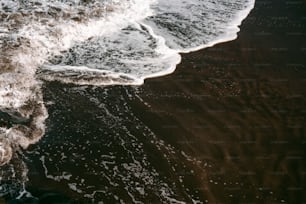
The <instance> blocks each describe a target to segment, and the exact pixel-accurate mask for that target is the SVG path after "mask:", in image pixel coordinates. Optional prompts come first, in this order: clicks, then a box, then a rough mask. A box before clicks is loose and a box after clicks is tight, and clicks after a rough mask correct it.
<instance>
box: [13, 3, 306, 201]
mask: <svg viewBox="0 0 306 204" xmlns="http://www.w3.org/2000/svg"><path fill="white" fill-rule="evenodd" d="M305 39H306V2H305V1H302V0H297V1H285V0H277V1H276V0H272V1H264V0H257V1H256V5H255V8H254V9H253V10H252V12H251V13H250V15H249V16H248V17H247V19H245V20H244V22H243V24H242V25H241V31H240V32H239V35H238V39H236V40H234V41H231V42H225V43H222V44H218V45H215V46H213V47H211V48H208V49H204V50H201V51H198V52H194V53H190V54H185V55H183V60H182V63H181V64H180V65H179V66H178V68H177V70H176V71H175V72H174V73H173V74H171V75H168V76H164V77H160V78H154V79H148V80H146V81H145V84H144V85H143V86H140V87H127V86H112V87H98V88H95V87H90V86H88V87H87V86H86V87H81V88H79V87H77V86H75V85H64V84H60V83H57V82H51V83H46V84H45V85H44V99H45V101H47V108H48V112H49V115H50V116H49V118H48V120H47V126H48V128H47V133H46V135H45V136H44V138H43V139H42V140H41V142H39V143H38V144H36V145H33V146H32V147H31V148H30V149H29V150H28V151H27V153H26V155H25V157H26V158H27V160H26V163H27V165H28V168H29V171H28V176H29V181H28V182H27V185H28V186H27V190H29V191H30V192H31V193H32V195H34V196H37V197H38V199H39V200H40V202H43V201H44V203H56V202H55V201H56V200H57V202H59V201H61V202H63V203H64V202H66V203H68V202H72V201H79V202H80V203H83V202H84V203H85V202H89V200H91V199H92V198H94V202H97V201H101V200H102V201H104V202H105V203H119V201H120V200H121V201H124V202H126V203H135V201H136V200H138V201H142V202H144V203H160V202H164V203H171V200H167V199H165V197H167V196H164V197H162V196H160V195H161V194H162V192H163V191H162V189H163V188H165V189H167V188H168V187H169V188H170V189H172V190H173V192H172V193H169V194H171V195H172V196H171V198H175V199H177V200H181V201H185V202H186V203H192V202H193V201H195V200H199V201H200V202H202V203H305V202H306V197H305V193H306V180H305V176H306V133H305V128H306V98H305V96H306V88H305V87H306V67H305V66H306V40H305ZM106 110H107V111H106ZM62 153H63V154H62ZM101 155H108V157H106V156H105V157H101ZM130 164H133V165H130ZM127 166H128V167H127ZM46 168H47V169H48V171H47V172H46ZM62 172H69V174H70V173H71V174H72V175H73V176H72V177H71V178H70V179H71V180H70V181H69V182H68V181H67V179H65V178H64V176H63V175H62ZM46 175H48V176H47V177H49V178H46ZM77 175H79V178H78V176H77ZM56 176H58V177H56ZM55 177H56V178H55ZM82 179H83V180H82ZM144 179H147V180H146V181H145V182H144ZM84 180H85V181H84ZM82 182H83V183H84V185H83V186H82V185H81V183H82ZM68 183H70V184H68ZM113 183H116V184H118V185H113ZM159 184H160V185H159ZM166 184H167V185H166ZM88 186H92V189H100V191H99V192H100V193H99V192H96V193H95V194H94V195H91V196H92V197H90V196H89V195H87V198H88V199H87V198H84V197H83V195H84V194H85V192H87V190H88V189H87V187H88ZM167 186H168V187H167ZM141 189H144V192H142V191H141ZM89 190H90V189H89ZM89 190H88V191H89ZM80 192H81V193H80ZM91 192H92V191H91ZM129 193H131V194H132V195H133V196H131V195H130V194H129ZM114 195H116V196H117V197H116V196H114ZM172 201H173V200H172ZM11 202H14V203H15V202H17V201H11ZM20 202H21V203H22V202H23V201H20ZM37 202H38V201H37Z"/></svg>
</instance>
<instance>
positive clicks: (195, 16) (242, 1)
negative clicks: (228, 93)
mask: <svg viewBox="0 0 306 204" xmlns="http://www.w3.org/2000/svg"><path fill="white" fill-rule="evenodd" d="M254 3H255V1H254V0H235V1H232V2H230V3H229V1H227V0H207V1H203V0H189V1H177V0H146V1H143V0H124V1H116V0H104V1H101V0H100V1H98V0H96V1H95V0H93V1H85V0H83V1H82V0H74V1H68V0H66V1H65V0H52V1H46V0H44V1H41V0H40V1H38V0H24V1H17V0H6V1H1V4H0V10H1V14H0V18H1V24H0V45H1V51H0V66H1V69H0V85H1V86H0V119H1V118H3V117H4V115H5V117H8V118H10V120H11V121H13V122H10V123H9V124H8V123H2V122H0V165H4V164H7V163H8V162H9V161H10V159H11V158H12V155H13V154H14V151H15V150H16V149H18V148H19V147H22V148H27V147H28V146H29V145H30V144H34V143H36V142H37V141H39V140H40V138H41V137H42V135H43V134H44V131H45V119H46V118H47V117H48V113H47V110H46V108H45V106H44V101H43V97H42V90H41V84H42V82H43V81H44V80H46V81H53V80H57V81H61V82H63V83H75V84H80V85H85V84H87V85H88V84H89V85H113V84H121V85H141V84H143V83H144V80H145V79H147V78H152V77H157V76H163V75H166V74H169V73H172V72H173V71H174V70H175V67H176V65H177V64H178V63H180V61H181V56H180V53H186V52H191V51H195V50H199V49H203V48H205V47H209V46H212V45H214V44H216V43H219V42H224V41H229V40H233V39H235V38H236V37H237V32H238V31H239V28H238V26H239V25H240V24H241V22H242V20H243V19H244V18H245V17H246V16H247V15H248V13H249V12H250V11H251V9H252V8H253V6H254Z"/></svg>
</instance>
